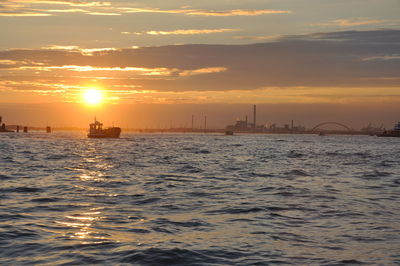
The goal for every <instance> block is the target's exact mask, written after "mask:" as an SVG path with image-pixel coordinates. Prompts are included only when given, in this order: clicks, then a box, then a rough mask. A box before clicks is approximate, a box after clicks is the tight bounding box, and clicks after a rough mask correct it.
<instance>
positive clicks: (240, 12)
mask: <svg viewBox="0 0 400 266" xmlns="http://www.w3.org/2000/svg"><path fill="white" fill-rule="evenodd" d="M119 10H121V12H123V13H169V14H184V15H190V16H213V17H229V16H260V15H266V14H290V13H292V11H290V10H272V9H258V10H257V9H255V10H249V9H234V10H222V11H217V10H203V9H185V8H183V9H170V10H163V9H156V8H129V7H124V8H119Z"/></svg>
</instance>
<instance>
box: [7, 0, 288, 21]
mask: <svg viewBox="0 0 400 266" xmlns="http://www.w3.org/2000/svg"><path fill="white" fill-rule="evenodd" d="M53 5H59V6H61V7H62V6H66V7H77V8H65V9H62V8H61V9H54V8H53V7H52V6H53ZM35 7H36V8H35ZM60 13H64V14H67V13H82V14H87V15H101V16H118V15H122V14H129V13H164V14H182V15H189V16H214V17H228V16H260V15H268V14H290V13H292V11H290V10H274V9H234V10H206V9H188V8H181V9H159V8H144V7H136V6H135V7H132V5H131V4H128V3H124V2H117V3H114V4H111V2H102V1H76V0H70V1H68V0H43V1H42V0H6V2H5V3H3V4H1V5H0V16H12V15H11V14H15V15H13V16H28V15H30V16H46V15H47V16H50V15H57V14H60Z"/></svg>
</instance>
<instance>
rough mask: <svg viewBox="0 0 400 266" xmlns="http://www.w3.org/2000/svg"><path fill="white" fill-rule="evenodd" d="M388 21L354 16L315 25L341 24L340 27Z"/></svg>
mask: <svg viewBox="0 0 400 266" xmlns="http://www.w3.org/2000/svg"><path fill="white" fill-rule="evenodd" d="M384 22H386V21H384V20H378V19H366V18H353V19H336V20H331V21H329V22H327V23H318V24H313V25H315V26H340V27H352V26H363V25H373V24H382V23H384Z"/></svg>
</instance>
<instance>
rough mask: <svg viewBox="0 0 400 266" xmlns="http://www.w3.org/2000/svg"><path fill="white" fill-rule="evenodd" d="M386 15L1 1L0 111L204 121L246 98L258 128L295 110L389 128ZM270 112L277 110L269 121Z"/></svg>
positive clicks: (332, 0) (299, 2)
mask: <svg viewBox="0 0 400 266" xmlns="http://www.w3.org/2000/svg"><path fill="white" fill-rule="evenodd" d="M399 14H400V2H399V1H398V0H247V1H246V0H235V1H233V0H214V1H209V0H202V1H194V0H193V1H174V0H163V1H161V0H146V1H145V0H140V1H128V0H125V1H124V0H120V1H104V2H103V1H101V2H96V1H77V0H70V1H69V0H43V1H41V0H3V1H1V2H0V25H1V27H0V36H1V41H0V115H1V114H2V115H3V116H4V117H5V116H7V117H8V121H10V120H11V121H10V122H14V123H17V122H19V121H21V122H23V123H28V122H27V121H36V123H38V124H40V123H49V122H51V123H56V122H55V121H57V120H58V119H71V117H69V116H68V117H66V116H65V113H68V112H71V113H74V114H76V115H77V116H79V115H78V114H81V116H80V118H79V119H81V120H79V119H77V120H79V122H77V123H74V122H72V121H71V122H66V121H64V124H63V125H82V124H86V119H87V118H88V117H90V116H92V115H93V113H101V114H103V115H104V116H105V117H106V118H105V119H107V120H109V121H117V122H119V123H126V124H128V123H130V124H131V125H134V126H138V127H140V126H142V127H143V126H148V127H151V126H155V127H156V126H159V125H160V123H161V124H162V123H164V124H165V123H167V122H165V120H168V123H170V120H176V121H177V122H176V123H177V125H179V123H180V124H184V123H185V120H184V119H185V118H184V116H183V115H182V113H186V112H187V113H188V114H189V113H190V112H194V110H192V109H193V108H194V107H193V105H196V107H195V109H196V110H197V111H196V112H197V113H196V114H197V115H198V116H202V115H207V114H208V115H212V116H215V117H220V118H219V119H215V121H214V123H213V122H210V124H211V125H213V126H215V127H217V126H218V125H219V124H220V123H226V122H228V121H232V120H234V119H235V118H236V117H238V116H243V115H244V114H243V112H247V111H246V110H247V109H246V108H247V107H246V106H248V105H250V104H259V105H260V106H264V107H265V110H264V113H263V111H261V112H260V116H261V118H260V120H262V122H263V123H272V122H282V123H283V121H279V120H285V119H289V118H290V117H291V116H295V115H296V113H297V114H298V113H299V110H300V109H301V110H303V111H302V112H303V113H302V114H303V115H302V116H301V117H299V119H300V120H302V122H303V123H304V124H306V125H307V124H309V125H311V124H313V123H315V122H318V121H324V120H326V119H335V120H340V119H342V121H343V120H346V121H343V122H346V123H353V124H354V125H357V126H362V125H363V124H365V123H368V122H373V123H379V122H381V121H382V123H385V125H387V126H391V123H392V122H393V123H394V122H395V120H396V119H400V117H399V115H400V17H399ZM90 88H97V89H99V90H101V91H102V93H103V96H104V101H103V103H102V104H101V106H97V107H88V106H85V103H84V97H83V94H84V91H85V90H87V89H90ZM28 106H30V107H29V108H34V109H35V110H36V109H40V108H42V111H41V112H43V110H46V111H45V112H46V113H49V112H52V110H53V111H54V114H53V116H52V117H46V118H44V116H43V114H42V113H41V112H36V113H35V112H30V111H26V110H30V109H29V108H28ZM52 106H53V107H52ZM54 106H57V108H55V107H54ZM60 106H62V108H61V109H60ZM77 106H81V107H79V108H78V107H77ZM147 106H153V107H154V108H148V107H147ZM210 106H213V108H211V109H212V111H211V109H210ZM238 106H240V108H239V109H240V112H239V111H238V110H239V109H238V108H237V107H238ZM371 106H374V108H372V109H373V110H372V109H371V110H370V111H371V114H369V113H368V109H369V107H371ZM314 107H315V108H314ZM317 107H318V108H317ZM341 107H343V108H341ZM351 107H353V109H352V108H351ZM94 108H95V109H96V110H94ZM112 108H114V109H113V110H111V109H112ZM130 108H131V109H130ZM146 108H147V109H146ZM272 108H273V109H274V110H278V109H279V110H280V109H282V110H285V114H286V113H287V116H282V113H277V114H275V117H271V115H268V113H271V112H270V111H271V109H272ZM316 108H317V109H316ZM338 108H339V109H341V110H339V109H338ZM117 109H118V110H124V111H121V112H119V111H115V110H117ZM148 109H150V111H149V110H148ZM322 109H324V110H325V111H323V112H321V113H319V112H318V111H316V110H322ZM105 110H108V111H107V113H105ZM133 110H136V111H135V112H136V113H134V114H133V113H132V112H133ZM145 110H146V112H147V115H149V113H151V112H152V111H153V114H152V116H150V117H147V116H143V115H142V113H143V112H145ZM151 110H152V111H151ZM166 110H169V112H167V113H168V115H169V116H167V115H165V113H166ZM172 110H175V111H172ZM200 110H201V111H200ZM229 110H230V111H229ZM249 110H250V109H249ZM306 110H309V111H306ZM326 110H329V111H326ZM343 110H348V112H347V113H346V114H342V115H339V114H338V116H337V117H335V116H334V115H332V113H335V112H336V111H338V113H341V112H342V111H343ZM242 111H243V112H242ZM290 111H292V113H294V114H291V112H290ZM157 112H161V113H162V115H160V114H159V113H157ZM248 112H250V111H248ZM325 112H328V113H330V115H322V113H325ZM127 113H130V114H131V115H132V116H135V117H136V118H137V119H136V120H135V119H134V118H132V117H130V116H129V117H128V116H127ZM111 114H112V115H115V116H118V117H116V118H115V117H111V116H112V115H111ZM188 114H186V116H187V117H189V115H188ZM262 114H265V115H264V116H262ZM280 115H281V116H280ZM38 116H39V117H38ZM369 116H370V118H371V119H370V120H368V118H369ZM372 116H373V117H374V118H372ZM157 119H158V120H157ZM360 119H361V120H362V121H360ZM17 120H18V121H17ZM45 120H47V121H45ZM72 120H73V119H72ZM139 120H140V121H142V122H140V123H139V122H137V121H139ZM148 120H153V121H151V122H148ZM187 120H188V121H189V118H188V119H187ZM143 121H147V123H146V122H143ZM59 124H60V123H59ZM60 125H61V124H60Z"/></svg>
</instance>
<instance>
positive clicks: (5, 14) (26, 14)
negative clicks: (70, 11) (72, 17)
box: [0, 12, 52, 17]
mask: <svg viewBox="0 0 400 266" xmlns="http://www.w3.org/2000/svg"><path fill="white" fill-rule="evenodd" d="M48 16H52V14H47V13H32V12H0V17H48Z"/></svg>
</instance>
